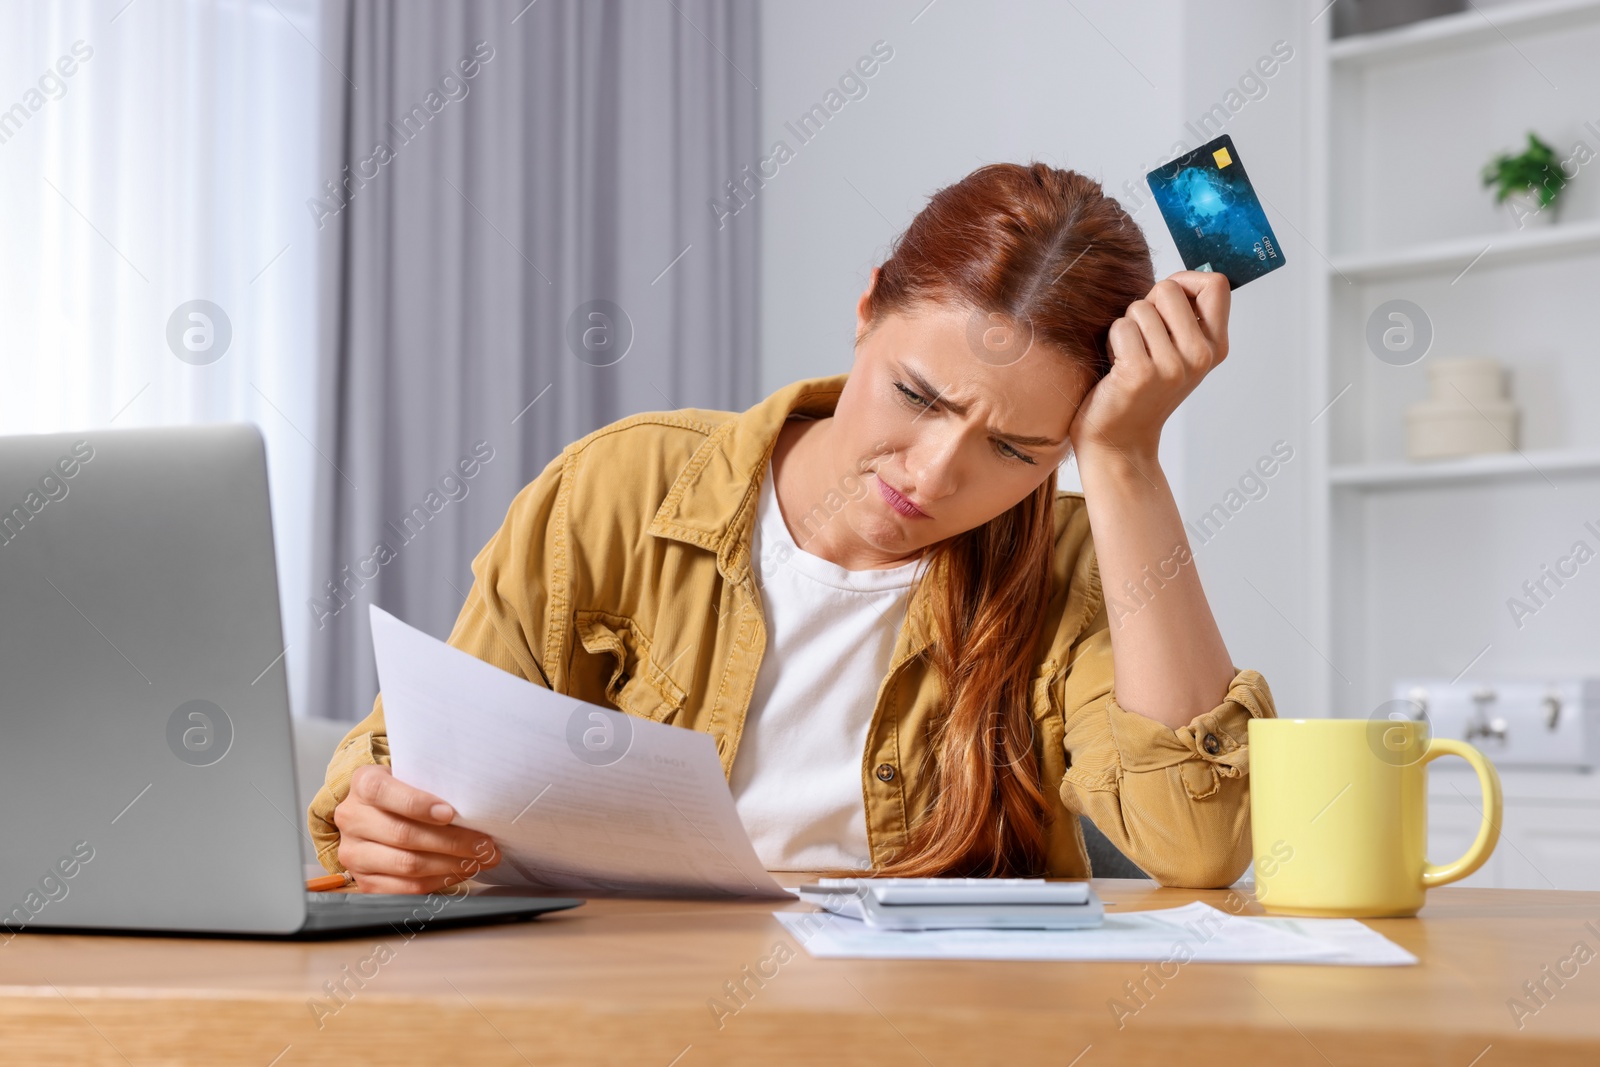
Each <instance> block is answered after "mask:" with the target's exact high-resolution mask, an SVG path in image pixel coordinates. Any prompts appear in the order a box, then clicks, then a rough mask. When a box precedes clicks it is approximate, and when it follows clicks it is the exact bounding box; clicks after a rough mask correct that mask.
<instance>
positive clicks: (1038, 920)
mask: <svg viewBox="0 0 1600 1067" xmlns="http://www.w3.org/2000/svg"><path fill="white" fill-rule="evenodd" d="M796 892H798V893H799V894H800V899H801V900H804V901H806V902H807V903H810V904H815V905H817V906H818V907H820V908H823V909H825V910H827V911H831V912H834V913H835V914H838V915H845V916H849V917H850V918H853V919H860V920H861V921H863V922H864V923H866V924H867V925H868V926H875V927H878V928H879V929H884V930H953V929H962V928H973V929H983V930H1073V929H1079V928H1083V927H1090V926H1099V925H1100V924H1101V923H1102V922H1104V921H1105V906H1104V905H1102V904H1101V903H1100V898H1099V897H1098V896H1096V895H1095V892H1094V890H1093V889H1092V888H1090V886H1089V883H1088V882H1049V881H1046V880H1045V879H1043V878H819V879H818V880H817V881H816V882H815V883H813V884H810V885H802V886H798V887H796Z"/></svg>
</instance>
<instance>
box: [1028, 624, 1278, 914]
mask: <svg viewBox="0 0 1600 1067" xmlns="http://www.w3.org/2000/svg"><path fill="white" fill-rule="evenodd" d="M1103 617H1104V616H1103V615H1102V616H1101V618H1103ZM1059 684H1060V685H1061V696H1062V704H1061V706H1062V711H1063V714H1064V716H1065V728H1064V732H1063V744H1064V746H1065V747H1066V750H1067V772H1066V774H1065V776H1064V777H1063V779H1062V783H1061V799H1062V802H1063V803H1064V804H1066V806H1067V807H1068V808H1069V809H1071V810H1073V811H1075V812H1079V813H1082V814H1085V815H1087V816H1088V817H1089V818H1090V819H1091V820H1092V821H1093V822H1094V824H1095V826H1097V827H1098V828H1099V829H1100V831H1101V832H1102V833H1103V834H1105V835H1106V837H1107V838H1109V839H1110V840H1111V842H1112V843H1113V844H1115V845H1116V846H1117V848H1118V849H1120V850H1121V851H1122V852H1123V853H1124V854H1125V855H1126V856H1127V857H1128V858H1129V859H1130V860H1132V861H1133V862H1134V863H1136V864H1137V865H1138V866H1139V867H1140V868H1141V869H1142V870H1144V871H1145V872H1146V873H1148V874H1149V875H1150V876H1151V877H1152V878H1154V879H1155V880H1156V881H1158V882H1160V883H1161V884H1162V885H1168V886H1183V887H1186V888H1194V889H1206V888H1220V887H1224V886H1228V885H1231V884H1233V883H1234V882H1235V881H1237V880H1238V878H1239V877H1240V875H1242V874H1243V873H1244V871H1245V869H1246V868H1247V867H1249V865H1250V850H1251V844H1250V787H1249V777H1248V775H1249V771H1250V750H1249V745H1248V743H1249V734H1248V725H1249V722H1250V720H1251V719H1256V718H1273V717H1275V716H1276V714H1277V712H1276V710H1275V709H1274V707H1273V703H1272V691H1271V690H1270V689H1269V688H1268V687H1267V681H1266V679H1265V678H1263V677H1262V676H1261V675H1260V673H1258V672H1256V671H1253V670H1240V669H1238V668H1237V667H1235V668H1234V676H1233V680H1232V681H1231V682H1230V683H1229V685H1228V690H1227V693H1226V694H1225V695H1224V697H1223V699H1222V702H1221V703H1219V704H1218V705H1217V706H1216V707H1214V708H1212V709H1211V710H1210V711H1206V712H1203V713H1201V714H1199V715H1197V716H1195V717H1194V718H1193V719H1191V720H1190V721H1189V722H1188V723H1185V724H1184V725H1182V726H1179V727H1177V728H1176V729H1174V728H1173V727H1170V726H1167V725H1166V724H1164V723H1161V722H1158V721H1156V720H1155V719H1152V718H1149V717H1148V716H1145V715H1140V714H1139V713H1137V712H1132V711H1128V710H1127V709H1125V708H1123V707H1122V706H1121V705H1119V704H1118V703H1117V699H1116V692H1115V686H1114V674H1113V671H1112V662H1111V633H1110V630H1109V629H1104V628H1101V629H1095V630H1092V631H1091V632H1089V633H1088V634H1086V635H1085V636H1084V637H1083V638H1082V639H1081V640H1080V641H1079V642H1078V643H1077V645H1076V646H1075V647H1074V650H1073V655H1072V658H1071V661H1070V663H1069V665H1068V667H1067V669H1066V672H1065V677H1064V678H1063V679H1062V681H1061V682H1060V683H1059Z"/></svg>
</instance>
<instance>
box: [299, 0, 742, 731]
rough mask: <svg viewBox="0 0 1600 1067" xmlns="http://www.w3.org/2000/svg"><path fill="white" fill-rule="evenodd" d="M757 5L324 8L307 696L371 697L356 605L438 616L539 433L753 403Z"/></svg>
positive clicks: (382, 4)
mask: <svg viewBox="0 0 1600 1067" xmlns="http://www.w3.org/2000/svg"><path fill="white" fill-rule="evenodd" d="M757 10H758V8H757V5H755V4H750V3H745V2H740V0H670V2H669V0H660V2H650V0H634V2H628V3H621V2H615V0H586V2H581V3H580V2H576V0H538V2H537V3H533V4H529V3H528V2H527V0H505V2H481V3H448V4H446V3H434V2H421V0H404V2H394V3H391V2H389V0H328V2H327V3H326V4H325V22H324V41H323V42H322V47H321V49H320V50H321V51H322V52H323V55H324V58H325V60H326V70H325V84H326V85H327V86H328V91H327V93H326V99H327V103H326V107H325V112H324V114H325V119H324V126H323V129H322V131H321V138H322V143H321V155H322V159H323V160H324V163H323V171H324V173H323V174H321V175H319V179H325V180H319V184H320V185H321V187H322V188H321V190H320V193H321V195H320V199H316V200H312V201H310V202H308V204H307V210H308V211H309V212H310V213H311V215H312V217H313V218H314V219H315V220H316V224H317V227H318V228H317V231H316V232H317V239H318V240H319V241H320V242H321V246H320V248H319V252H318V255H319V261H318V262H319V270H320V272H321V274H320V279H319V285H320V290H321V291H320V300H321V312H320V322H319V345H320V349H321V351H320V353H319V356H320V360H319V364H320V369H321V380H320V383H319V384H320V390H321V394H320V395H321V414H320V416H319V421H318V426H317V430H316V440H315V442H313V443H314V446H315V447H316V449H317V451H318V453H319V455H320V459H319V462H318V467H317V469H318V481H317V486H316V513H315V520H314V521H315V524H316V529H315V536H314V545H315V548H314V558H313V568H314V569H313V574H314V577H313V583H314V586H315V588H313V589H312V590H310V591H309V595H308V597H307V599H306V601H305V603H304V604H303V605H295V604H291V605H290V606H289V610H304V611H309V612H310V613H311V615H312V617H313V622H312V624H311V637H310V648H308V649H300V650H295V649H292V650H290V655H296V654H300V655H305V656H307V657H308V665H309V677H310V688H309V693H310V700H309V703H310V707H309V708H307V709H303V710H305V711H306V712H308V713H310V714H312V715H319V716H323V717H327V718H334V719H355V718H359V717H361V716H363V715H365V714H366V713H367V711H368V710H370V708H371V706H372V699H373V696H374V694H375V692H376V691H377V675H376V672H375V670H374V667H373V657H372V649H371V636H370V628H369V624H368V617H367V606H368V605H369V604H374V603H375V604H377V605H378V606H379V607H381V608H383V609H385V610H386V611H390V612H392V613H394V614H396V615H398V616H399V617H401V618H402V619H404V620H405V621H407V622H409V623H411V624H412V625H415V626H418V627H420V628H422V629H425V630H427V631H429V632H430V633H433V634H435V635H436V636H440V637H443V636H444V635H445V634H447V633H448V632H449V629H450V626H451V624H452V623H453V621H454V620H455V617H456V614H457V612H458V610H459V608H460V605H461V602H462V600H463V598H464V597H465V595H466V592H467V589H468V587H469V585H470V583H471V581H472V575H471V570H470V563H471V561H472V558H473V556H474V555H476V553H477V552H478V550H479V549H480V548H481V547H482V545H483V544H484V542H485V541H486V540H487V539H488V538H489V536H490V535H491V534H492V533H493V532H494V530H495V529H496V528H497V527H498V526H499V524H500V522H501V520H502V519H503V518H504V515H505V511H506V507H507V505H508V504H509V503H510V501H511V498H512V497H513V496H514V495H515V493H516V492H517V490H518V489H520V488H521V487H522V486H523V485H524V484H525V483H526V482H528V481H530V480H531V479H532V478H533V476H534V475H536V474H537V473H538V472H539V471H540V470H541V469H542V468H543V466H544V465H545V463H546V462H548V461H549V460H550V459H551V458H552V457H554V456H555V455H556V453H557V452H558V451H560V449H561V448H562V446H564V445H565V444H567V443H568V442H570V441H572V440H574V439H576V438H578V437H580V436H582V435H583V434H585V433H587V432H588V431H590V430H592V429H594V428H596V427H598V426H602V425H604V424H605V423H607V422H610V421H612V420H614V419H618V418H621V417H623V416H625V415H629V414H632V413H634V412H638V411H649V410H661V409H669V408H678V407H711V408H724V409H730V410H737V409H740V408H744V407H747V406H748V405H749V404H751V403H753V402H754V401H755V400H756V399H758V395H757V392H756V390H757V388H758V384H757V383H758V375H757V352H756V339H757V321H756V299H757V270H756V268H757V260H756V255H757V242H758V236H759V235H758V233H757V222H758V218H757V212H756V211H753V210H752V211H744V210H741V211H739V212H738V213H737V214H736V215H734V214H730V213H729V212H728V211H727V210H726V209H725V205H726V204H727V203H728V201H729V189H728V186H727V183H728V182H729V180H731V179H732V180H737V179H739V178H740V177H741V171H742V169H743V168H744V167H745V166H746V165H747V164H748V165H752V166H753V165H754V164H755V162H756V161H757V160H758V159H759V158H760V156H761V153H760V150H759V144H758V136H759V127H758V110H757V97H756V84H757V83H758V82H759V72H758V70H757V58H758V44H757V32H756V29H757V28H756V16H757ZM719 205H723V207H719ZM469 472H470V473H469Z"/></svg>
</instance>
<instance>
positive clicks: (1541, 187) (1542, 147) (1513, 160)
mask: <svg viewBox="0 0 1600 1067" xmlns="http://www.w3.org/2000/svg"><path fill="white" fill-rule="evenodd" d="M1483 184H1484V185H1485V186H1490V185H1492V186H1495V203H1497V204H1505V205H1506V208H1507V211H1508V213H1509V217H1510V219H1511V220H1512V221H1514V222H1515V223H1516V226H1517V229H1519V230H1520V229H1522V228H1523V227H1524V226H1526V225H1527V224H1528V223H1530V222H1532V223H1538V224H1541V225H1548V224H1550V223H1552V222H1554V221H1555V214H1556V207H1557V204H1558V201H1559V199H1560V195H1561V190H1562V189H1564V188H1566V185H1567V178H1566V176H1565V175H1564V174H1562V173H1561V163H1560V161H1559V160H1558V159H1557V158H1556V153H1555V149H1553V148H1551V147H1550V146H1549V145H1547V144H1545V143H1544V141H1542V140H1540V139H1539V135H1538V134H1536V133H1534V132H1533V131H1532V130H1529V131H1528V147H1527V148H1526V149H1524V150H1523V151H1522V152H1521V153H1520V154H1519V155H1515V156H1513V155H1511V154H1509V153H1505V152H1502V153H1501V154H1500V155H1498V156H1496V157H1495V158H1494V159H1492V160H1490V161H1489V162H1488V163H1486V164H1485V165H1484V168H1483ZM1547 209H1548V210H1547Z"/></svg>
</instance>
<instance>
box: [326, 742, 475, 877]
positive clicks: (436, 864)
mask: <svg viewBox="0 0 1600 1067" xmlns="http://www.w3.org/2000/svg"><path fill="white" fill-rule="evenodd" d="M455 817H456V812H455V809H454V808H452V807H451V806H450V805H449V804H447V803H445V802H444V801H443V800H441V799H440V798H438V797H436V796H434V795H433V794H432V793H425V792H423V791H422V790H420V789H418V788H416V787H415V786H410V785H407V784H406V783H405V782H402V781H400V779H398V778H396V777H395V776H394V772H393V771H392V770H390V769H389V767H388V765H387V764H381V763H380V764H365V765H363V766H360V767H357V768H356V769H355V773H353V774H352V775H351V776H350V795H349V796H348V797H346V798H345V799H344V800H343V801H342V802H341V803H340V804H339V805H338V806H336V807H335V808H334V809H333V824H334V825H335V826H337V827H338V828H339V862H340V863H342V864H344V868H345V870H347V871H349V872H350V873H351V874H352V875H354V876H355V880H356V887H357V888H358V889H360V890H361V891H362V892H363V893H433V892H437V891H438V890H440V889H442V888H444V887H445V886H448V885H454V884H456V883H457V882H463V881H466V880H467V879H469V878H471V877H473V876H474V875H475V874H477V873H478V872H479V871H480V870H483V869H485V868H488V867H493V866H494V865H495V864H497V863H499V862H500V851H499V849H497V848H496V847H495V843H494V839H493V838H491V837H489V836H488V835H487V834H483V833H481V832H479V831H477V830H469V829H467V828H466V827H464V826H451V825H450V821H451V820H452V819H454V818H455Z"/></svg>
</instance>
